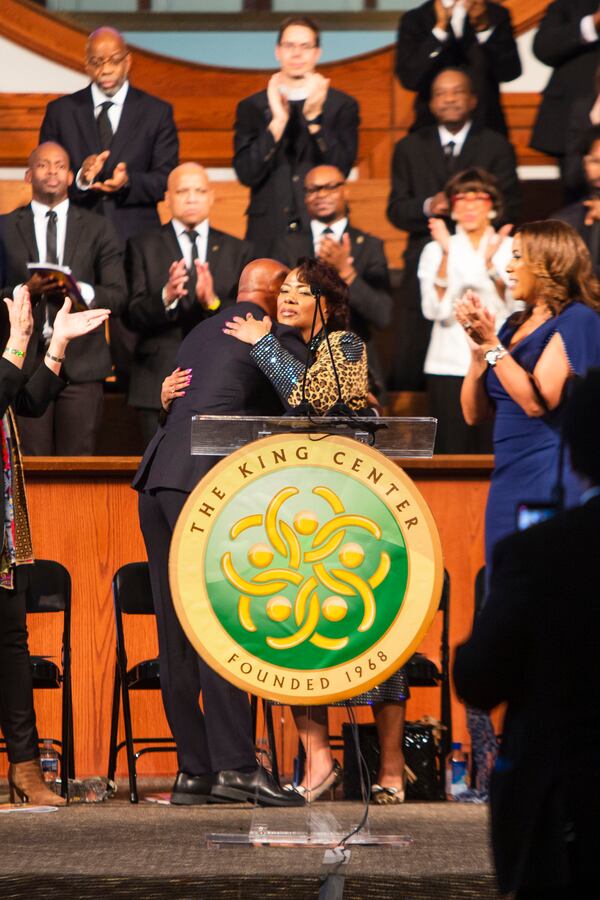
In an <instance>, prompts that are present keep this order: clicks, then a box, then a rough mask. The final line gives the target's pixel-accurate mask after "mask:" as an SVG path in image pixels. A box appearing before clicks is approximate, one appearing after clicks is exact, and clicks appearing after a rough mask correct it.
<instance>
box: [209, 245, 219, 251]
mask: <svg viewBox="0 0 600 900" xmlns="http://www.w3.org/2000/svg"><path fill="white" fill-rule="evenodd" d="M210 249H211V250H212V251H213V253H216V252H217V250H218V249H219V245H218V244H213V245H212V247H211V248H210Z"/></svg>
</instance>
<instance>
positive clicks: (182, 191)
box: [125, 163, 253, 444]
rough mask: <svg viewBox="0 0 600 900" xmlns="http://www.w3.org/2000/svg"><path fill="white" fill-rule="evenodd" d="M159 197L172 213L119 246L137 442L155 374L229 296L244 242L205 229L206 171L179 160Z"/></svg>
mask: <svg viewBox="0 0 600 900" xmlns="http://www.w3.org/2000/svg"><path fill="white" fill-rule="evenodd" d="M165 199H166V200H167V203H168V205H169V208H170V210H171V215H172V219H171V221H170V222H168V223H167V224H166V225H163V226H162V227H161V228H154V229H152V230H150V231H146V232H143V233H142V234H139V235H137V237H135V238H132V239H131V240H130V241H129V243H128V246H127V251H126V256H125V259H126V271H127V278H128V282H129V295H130V299H129V305H128V308H127V313H126V321H127V324H128V326H129V328H131V330H132V331H134V332H136V333H137V334H138V335H139V338H138V342H137V346H136V349H135V353H134V357H133V363H132V367H131V378H130V382H129V395H128V402H129V404H130V405H131V406H133V407H135V408H136V409H137V410H138V415H139V420H140V427H141V430H142V436H143V438H144V442H145V444H146V443H147V442H148V441H149V440H150V438H151V437H152V436H153V434H154V432H155V431H156V422H157V416H158V412H159V410H160V389H161V384H162V382H163V379H164V378H165V376H166V375H168V374H169V372H171V370H172V369H173V366H174V364H175V355H176V353H177V350H178V348H179V345H180V343H181V341H182V340H183V338H184V337H185V335H186V334H188V332H189V331H191V330H192V328H193V327H194V326H195V325H197V324H198V323H199V322H201V321H203V320H204V319H206V318H207V317H208V316H211V315H213V314H214V313H215V312H216V311H217V310H218V309H221V308H224V307H226V306H230V305H231V304H232V303H235V301H236V297H237V286H238V281H239V278H240V274H241V272H242V269H243V268H244V266H245V265H246V264H247V263H248V262H250V260H251V259H252V257H253V253H252V248H251V246H250V244H248V243H246V241H240V240H238V238H235V237H233V236H232V235H230V234H225V232H223V231H218V230H217V229H216V228H212V227H211V226H210V223H209V215H210V211H211V209H212V207H213V203H214V191H213V189H212V188H211V185H210V182H209V180H208V176H207V174H206V170H205V169H204V168H203V167H202V166H200V165H197V164H196V163H183V164H182V165H181V166H178V167H177V168H176V169H174V170H173V171H172V172H171V174H170V175H169V181H168V188H167V193H166V195H165Z"/></svg>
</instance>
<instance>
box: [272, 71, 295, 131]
mask: <svg viewBox="0 0 600 900" xmlns="http://www.w3.org/2000/svg"><path fill="white" fill-rule="evenodd" d="M282 84H283V75H282V74H281V72H276V73H275V74H274V75H271V77H270V78H269V83H268V85H267V101H268V103H269V109H270V110H271V116H272V117H273V121H274V122H282V123H283V122H285V123H287V120H288V119H289V116H290V107H289V103H288V99H287V97H286V96H285V95H284V94H282V93H281V85H282Z"/></svg>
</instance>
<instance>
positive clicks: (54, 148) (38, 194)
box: [25, 141, 73, 208]
mask: <svg viewBox="0 0 600 900" xmlns="http://www.w3.org/2000/svg"><path fill="white" fill-rule="evenodd" d="M25 181H26V182H27V183H28V184H30V185H31V194H32V197H33V199H34V200H37V201H38V203H43V204H44V206H49V207H50V208H52V207H54V206H57V205H58V204H59V203H62V201H63V200H66V199H67V197H68V195H69V188H70V186H71V185H72V183H73V173H72V172H71V169H70V164H69V154H68V153H67V151H66V150H65V148H64V147H61V145H60V144H56V143H55V142H54V141H45V142H44V143H43V144H40V145H39V147H36V148H35V150H34V151H33V152H32V153H31V155H30V157H29V161H28V163H27V170H26V172H25Z"/></svg>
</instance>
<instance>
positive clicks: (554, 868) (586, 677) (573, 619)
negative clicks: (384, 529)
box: [454, 497, 600, 897]
mask: <svg viewBox="0 0 600 900" xmlns="http://www.w3.org/2000/svg"><path fill="white" fill-rule="evenodd" d="M599 531H600V497H595V498H593V499H591V500H589V501H588V503H586V504H585V506H581V507H577V508H574V509H571V510H569V511H567V512H565V513H563V514H561V515H559V516H557V517H556V518H554V519H552V520H550V521H548V522H545V523H543V524H541V525H538V526H535V527H533V528H531V529H529V530H528V531H524V532H520V533H517V534H515V535H512V536H511V537H509V538H506V539H505V540H503V541H501V542H500V543H499V544H498V545H497V547H496V550H495V555H494V563H493V576H492V579H491V585H490V595H489V598H488V601H487V603H486V605H485V607H484V609H483V611H482V612H481V614H480V615H479V617H478V618H477V620H476V623H475V626H474V629H473V634H472V635H471V637H470V639H469V640H468V641H467V642H466V643H465V644H463V645H462V646H461V647H459V648H458V649H457V651H456V661H455V664H454V681H455V685H456V690H457V692H458V694H459V696H460V697H462V698H463V699H464V700H465V701H466V702H468V703H470V704H472V705H473V706H475V707H477V708H479V709H491V708H492V707H494V706H497V705H498V704H500V703H503V702H505V701H506V702H507V703H508V708H507V711H506V716H505V720H504V728H503V735H502V746H501V749H500V754H499V758H498V760H497V763H496V766H495V770H494V772H493V775H492V784H491V811H492V841H493V848H494V855H495V861H496V870H497V873H498V879H499V882H500V887H501V889H502V890H503V891H509V890H514V889H518V888H521V887H523V888H525V887H530V888H532V889H533V888H538V889H542V888H554V890H555V891H557V892H558V890H559V889H560V887H561V886H562V885H564V884H565V883H567V882H568V881H569V878H571V880H575V879H576V878H577V879H579V880H580V881H582V882H585V881H586V880H588V879H589V883H590V884H592V883H594V884H597V880H598V875H597V871H598V859H599V856H600V831H599V829H598V821H599V820H600V754H599V752H598V745H599V740H600V653H598V636H599V635H600V592H599V590H598V583H599V575H600V563H599V562H598V533H599ZM569 823H572V825H571V828H570V831H571V835H570V836H569V835H568V834H567V827H568V825H569ZM573 832H574V834H575V843H574V844H571V849H572V850H573V862H574V867H575V871H574V872H571V873H569V871H568V864H567V853H568V844H567V840H568V839H569V837H571V838H572V837H573ZM592 879H593V881H592ZM540 896H541V894H540ZM544 896H545V895H544ZM556 896H558V893H557V894H556ZM569 896H572V895H571V894H569ZM585 896H586V897H587V896H588V894H585Z"/></svg>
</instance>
